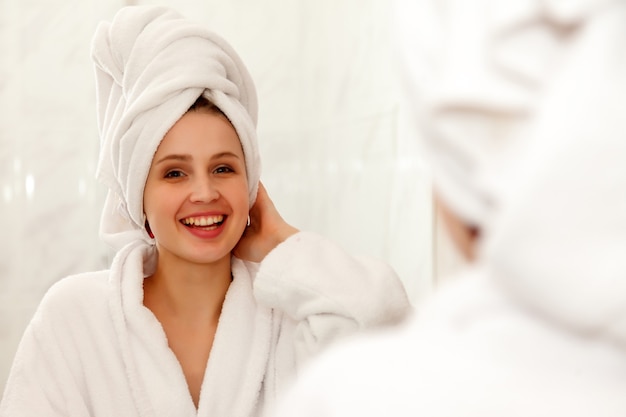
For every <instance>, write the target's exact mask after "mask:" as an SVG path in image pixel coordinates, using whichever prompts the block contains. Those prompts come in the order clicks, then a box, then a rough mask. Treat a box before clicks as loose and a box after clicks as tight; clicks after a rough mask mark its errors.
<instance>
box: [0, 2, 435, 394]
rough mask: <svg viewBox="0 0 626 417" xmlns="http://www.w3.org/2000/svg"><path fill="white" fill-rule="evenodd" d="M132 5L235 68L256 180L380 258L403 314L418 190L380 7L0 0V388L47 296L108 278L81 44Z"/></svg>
mask: <svg viewBox="0 0 626 417" xmlns="http://www.w3.org/2000/svg"><path fill="white" fill-rule="evenodd" d="M148 3H151V4H164V5H172V6H174V7H176V8H177V9H178V10H179V11H180V12H182V13H183V14H185V15H188V16H193V17H194V18H196V19H197V20H200V21H202V22H204V23H206V24H207V25H210V26H211V27H212V28H213V29H214V30H215V31H217V32H218V33H221V34H222V35H223V36H224V37H225V38H226V39H227V40H229V41H230V42H231V43H232V44H233V46H234V47H235V49H237V50H238V51H239V52H240V55H241V56H242V58H243V59H244V61H245V62H247V64H248V65H249V68H250V71H251V73H252V75H253V77H254V78H255V80H256V84H257V88H258V91H259V102H260V122H259V138H260V142H261V152H262V158H263V164H264V170H263V175H262V180H263V181H264V183H265V185H266V187H267V188H268V191H269V193H270V195H271V196H272V198H273V199H274V202H275V204H276V205H277V207H278V208H279V210H280V211H281V212H282V214H283V216H284V217H285V218H286V219H287V220H288V221H290V222H291V223H292V224H294V225H295V226H297V227H299V228H301V229H306V230H313V231H317V232H319V233H321V234H324V235H326V236H328V237H330V238H333V239H335V240H336V241H338V242H339V243H340V244H342V245H343V246H344V247H346V248H347V249H349V250H351V251H352V252H354V253H359V254H368V255H372V256H376V257H380V258H383V259H385V260H387V261H388V262H389V263H391V264H392V265H393V266H394V267H395V268H396V270H397V271H398V273H399V274H400V276H401V278H402V279H403V281H404V282H405V284H406V287H407V290H408V292H409V294H410V297H411V299H412V301H413V302H414V303H418V302H419V301H420V300H421V299H423V297H424V296H425V295H426V294H428V292H429V291H430V289H431V287H432V282H433V271H434V270H435V269H436V261H434V259H435V258H436V257H435V256H434V252H435V249H434V246H433V236H434V235H437V233H436V227H435V226H433V224H435V222H433V217H434V215H433V210H432V201H431V198H430V183H429V180H428V173H427V171H426V169H425V168H424V167H423V165H422V163H421V161H420V157H419V154H418V152H417V149H416V146H415V138H414V135H413V134H412V132H411V129H410V124H409V123H408V122H407V120H408V118H407V117H406V115H405V114H404V113H403V106H402V104H401V102H400V100H399V99H398V88H397V86H396V85H395V81H396V76H395V72H394V71H395V69H394V63H393V59H392V45H391V37H390V22H389V20H388V19H389V17H390V12H391V10H390V7H391V2H389V1H388V0H316V1H304V0H230V1H227V2H226V1H216V0H204V1H190V0H177V1H173V0H172V1H158V2H157V1H119V0H0V230H1V232H2V239H0V245H1V246H0V391H1V390H2V389H3V385H4V381H5V379H6V375H7V373H8V370H9V367H10V363H11V360H12V357H13V354H14V352H15V349H16V347H17V344H18V342H19V339H20V337H21V334H22V332H23V330H24V327H25V326H26V324H27V322H28V321H29V319H30V318H31V316H32V314H33V311H34V309H35V308H36V306H37V304H38V302H39V301H40V299H41V297H42V295H43V294H44V292H45V291H46V290H47V288H48V287H49V286H50V285H51V284H52V283H54V282H55V281H57V280H58V279H60V278H62V277H63V276H66V275H68V274H72V273H76V272H81V271H87V270H94V269H101V268H106V267H107V266H108V262H109V259H110V255H111V254H110V253H109V251H108V248H107V247H105V246H104V244H102V243H101V242H100V241H99V238H98V233H97V231H98V222H99V215H100V208H101V202H102V198H103V195H104V190H103V189H102V188H101V186H100V185H99V184H97V183H96V182H95V180H94V168H95V163H96V160H97V153H98V146H99V142H98V140H99V139H98V134H97V127H96V113H95V101H94V98H95V89H94V78H93V69H92V66H91V62H90V55H89V50H90V41H91V36H92V34H93V32H94V29H95V27H96V25H97V23H98V22H99V21H100V20H101V19H110V18H111V17H112V16H113V15H114V13H115V11H116V10H118V8H120V7H122V6H124V5H130V4H148Z"/></svg>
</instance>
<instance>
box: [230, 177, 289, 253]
mask: <svg viewBox="0 0 626 417" xmlns="http://www.w3.org/2000/svg"><path fill="white" fill-rule="evenodd" d="M296 233H298V229H296V228H295V227H293V226H291V225H289V224H288V223H287V222H285V220H283V218H282V217H281V216H280V214H279V213H278V210H276V207H275V206H274V203H272V200H270V197H269V195H267V191H266V190H265V187H264V186H263V184H261V183H259V191H258V193H257V197H256V202H255V203H254V205H253V206H252V208H251V209H250V226H248V227H247V228H246V230H245V231H244V233H243V236H241V239H240V240H239V243H237V246H235V248H234V249H233V254H234V255H235V256H236V257H238V258H240V259H244V260H246V261H252V262H261V261H262V260H263V258H265V256H266V255H267V254H268V253H270V251H271V250H272V249H274V248H275V247H276V246H278V245H279V244H280V243H282V242H284V241H285V240H286V239H287V238H288V237H289V236H291V235H294V234H296Z"/></svg>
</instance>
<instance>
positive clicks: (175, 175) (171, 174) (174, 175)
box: [165, 171, 184, 178]
mask: <svg viewBox="0 0 626 417" xmlns="http://www.w3.org/2000/svg"><path fill="white" fill-rule="evenodd" d="M183 175H184V174H183V173H182V171H168V172H167V173H166V174H165V178H180V177H182V176H183Z"/></svg>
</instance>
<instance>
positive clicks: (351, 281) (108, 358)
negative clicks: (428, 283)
mask: <svg viewBox="0 0 626 417" xmlns="http://www.w3.org/2000/svg"><path fill="white" fill-rule="evenodd" d="M152 250H153V247H151V246H149V245H146V244H145V243H142V242H141V241H137V242H135V243H132V244H130V245H128V246H126V247H125V248H124V249H123V250H122V251H121V252H120V253H118V255H117V256H116V258H115V260H114V262H113V264H112V267H111V269H110V270H107V271H100V272H92V273H85V274H80V275H76V276H71V277H68V278H65V279H62V280H61V281H59V282H58V283H56V284H55V285H54V286H53V287H52V288H51V289H50V290H49V291H48V293H47V294H46V296H45V297H44V299H43V301H42V303H41V305H40V307H39V309H38V310H37V312H36V314H35V316H34V318H33V319H32V322H31V323H30V325H29V326H28V328H27V330H26V333H25V335H24V337H23V340H22V341H21V344H20V346H19V349H18V352H17V355H16V358H15V362H14V365H13V368H12V370H11V373H10V376H9V379H8V382H7V386H6V391H5V395H4V398H3V400H2V403H1V406H0V415H1V416H2V417H20V416H24V417H26V416H28V417H33V416H40V417H43V416H59V417H60V416H63V417H87V416H91V417H105V416H141V417H157V416H163V417H165V416H176V417H185V416H206V417H209V416H210V417H219V416H223V417H237V416H241V417H244V416H260V415H262V414H263V413H264V412H266V410H271V409H272V407H273V405H274V404H275V401H276V399H277V397H280V395H281V394H282V392H283V391H284V390H285V389H286V387H287V386H289V384H290V381H291V380H292V378H293V377H294V376H295V375H296V373H297V371H298V369H299V368H300V366H301V365H302V364H303V363H305V362H306V360H307V359H308V358H309V357H310V356H312V355H315V354H316V353H317V352H318V351H319V350H320V349H322V348H323V347H325V346H327V345H329V344H331V342H332V341H334V340H336V339H338V338H340V337H341V336H342V335H345V334H351V333H354V332H357V331H360V330H362V329H365V328H369V327H373V326H378V325H382V324H389V323H393V322H397V321H398V320H399V319H401V318H402V317H403V316H404V315H405V313H406V312H407V310H408V309H409V303H408V300H407V297H406V294H405V292H404V289H403V287H402V285H401V283H400V281H399V279H398V278H397V276H396V275H395V274H394V272H393V271H392V270H390V269H389V268H388V267H387V266H386V265H385V264H383V263H379V262H377V261H373V260H366V259H357V258H354V257H351V256H349V255H347V254H346V253H344V252H343V251H342V250H341V249H340V248H338V247H337V246H336V245H334V244H333V243H331V242H329V241H327V240H325V239H323V238H321V237H319V236H317V235H315V234H312V233H306V232H301V233H298V234H296V235H294V236H292V237H291V238H289V239H288V240H287V241H286V242H284V243H283V244H281V245H279V246H278V247H277V248H276V249H275V250H274V251H272V252H271V253H270V254H269V255H268V256H267V257H266V259H265V260H264V261H263V262H262V263H261V264H253V263H249V262H244V261H242V260H240V259H236V258H233V262H232V271H233V278H234V279H233V282H232V284H231V286H230V288H229V290H228V293H227V295H226V299H225V301H224V305H223V308H222V314H221V316H220V321H219V325H218V329H217V333H216V336H215V341H214V344H213V348H212V350H211V355H210V358H209V361H208V364H207V368H206V372H205V377H204V382H203V384H202V390H201V394H200V401H199V406H198V409H197V410H196V408H195V406H194V404H193V402H192V399H191V395H190V393H189V390H188V387H187V384H186V381H185V377H184V375H183V372H182V368H181V367H180V364H179V363H178V361H177V359H176V357H175V355H174V353H173V352H172V351H171V350H170V348H169V347H168V342H167V339H166V336H165V333H164V331H163V328H162V327H161V325H160V323H159V322H158V321H157V319H156V318H155V316H154V315H153V314H152V312H151V311H150V310H149V309H147V308H146V307H145V306H144V305H143V287H142V283H143V278H144V276H146V274H147V271H149V270H150V269H151V267H152V266H151V265H147V264H146V265H144V261H145V259H152V257H151V256H149V255H150V252H151V251H152Z"/></svg>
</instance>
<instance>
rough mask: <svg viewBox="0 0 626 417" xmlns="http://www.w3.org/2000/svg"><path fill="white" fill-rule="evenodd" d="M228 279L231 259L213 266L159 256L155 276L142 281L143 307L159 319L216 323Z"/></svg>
mask: <svg viewBox="0 0 626 417" xmlns="http://www.w3.org/2000/svg"><path fill="white" fill-rule="evenodd" d="M231 280H232V275H231V264H230V256H228V257H225V258H224V259H222V260H220V261H218V262H215V263H212V264H195V263H190V262H185V261H183V260H181V259H176V258H173V257H163V256H159V259H158V262H157V267H156V270H155V273H154V274H153V275H151V276H150V277H148V278H146V279H145V280H144V305H145V306H146V307H148V308H149V309H150V310H152V311H153V312H154V314H155V315H156V316H157V317H159V318H160V317H163V316H166V317H170V318H172V319H180V320H184V321H185V322H187V323H188V324H190V325H192V323H197V324H201V323H202V322H206V321H207V320H209V321H217V319H219V316H220V313H221V310H222V304H223V303H224V298H225V297H226V292H227V291H228V287H229V286H230V282H231Z"/></svg>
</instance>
